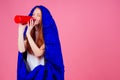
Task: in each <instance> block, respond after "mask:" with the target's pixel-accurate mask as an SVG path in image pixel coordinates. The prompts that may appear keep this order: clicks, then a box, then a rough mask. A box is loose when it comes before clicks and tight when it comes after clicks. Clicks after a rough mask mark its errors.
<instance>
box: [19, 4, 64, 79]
mask: <svg viewBox="0 0 120 80" xmlns="http://www.w3.org/2000/svg"><path fill="white" fill-rule="evenodd" d="M29 16H32V17H33V18H34V19H35V21H34V20H33V19H31V20H30V21H29V23H28V24H27V26H26V25H22V24H19V35H18V50H19V51H18V65H17V66H18V67H17V80H64V64H63V59H62V52H61V46H60V41H59V37H58V31H57V27H56V24H55V22H54V19H53V18H52V16H51V14H50V12H49V11H48V9H47V8H45V7H44V6H35V7H34V8H33V9H32V10H31V12H30V14H29Z"/></svg>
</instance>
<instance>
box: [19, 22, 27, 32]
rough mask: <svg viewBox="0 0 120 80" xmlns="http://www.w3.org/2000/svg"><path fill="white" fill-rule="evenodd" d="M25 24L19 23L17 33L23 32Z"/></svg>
mask: <svg viewBox="0 0 120 80" xmlns="http://www.w3.org/2000/svg"><path fill="white" fill-rule="evenodd" d="M25 28H26V25H22V24H19V33H24V30H25Z"/></svg>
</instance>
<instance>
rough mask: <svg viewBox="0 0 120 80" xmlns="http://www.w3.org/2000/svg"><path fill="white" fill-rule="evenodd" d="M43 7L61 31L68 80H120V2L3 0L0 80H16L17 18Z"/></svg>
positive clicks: (119, 0)
mask: <svg viewBox="0 0 120 80" xmlns="http://www.w3.org/2000/svg"><path fill="white" fill-rule="evenodd" d="M40 4H42V5H45V6H46V7H47V8H48V9H49V10H50V12H51V13H52V15H53V17H54V19H55V21H56V24H57V27H58V30H59V37H60V41H61V46H62V52H63V58H64V64H65V80H120V0H0V80H16V69H17V51H18V44H17V41H18V39H17V38H18V25H17V24H15V23H14V21H13V19H14V16H15V15H17V14H23V15H27V14H28V13H29V11H30V10H31V9H32V8H33V7H34V6H35V5H40Z"/></svg>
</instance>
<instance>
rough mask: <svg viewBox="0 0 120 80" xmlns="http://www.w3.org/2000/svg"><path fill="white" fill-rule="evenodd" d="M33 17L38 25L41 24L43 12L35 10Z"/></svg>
mask: <svg viewBox="0 0 120 80" xmlns="http://www.w3.org/2000/svg"><path fill="white" fill-rule="evenodd" d="M32 17H33V18H34V19H35V21H36V22H35V23H36V25H37V24H39V23H40V22H41V20H42V12H41V10H40V9H39V8H36V9H35V10H34V12H33V15H32Z"/></svg>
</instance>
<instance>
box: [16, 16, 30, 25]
mask: <svg viewBox="0 0 120 80" xmlns="http://www.w3.org/2000/svg"><path fill="white" fill-rule="evenodd" d="M31 18H32V17H31V16H23V15H16V16H15V17H14V21H15V23H17V24H18V23H21V24H27V23H28V21H29V20H30V19H31Z"/></svg>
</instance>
